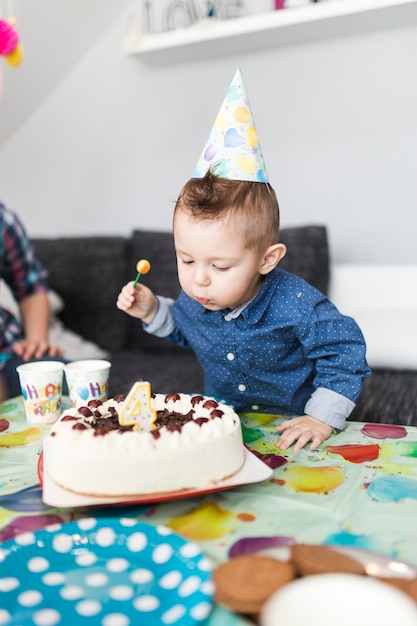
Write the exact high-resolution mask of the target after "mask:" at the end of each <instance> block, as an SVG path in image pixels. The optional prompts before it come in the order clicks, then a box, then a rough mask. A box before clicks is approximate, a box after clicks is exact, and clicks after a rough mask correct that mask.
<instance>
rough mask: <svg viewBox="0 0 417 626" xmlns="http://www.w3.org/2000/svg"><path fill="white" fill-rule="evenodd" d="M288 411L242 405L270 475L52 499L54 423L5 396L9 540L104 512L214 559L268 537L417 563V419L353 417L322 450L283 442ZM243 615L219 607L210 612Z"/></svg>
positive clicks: (235, 620) (2, 429) (218, 616)
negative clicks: (196, 491) (91, 501)
mask: <svg viewBox="0 0 417 626" xmlns="http://www.w3.org/2000/svg"><path fill="white" fill-rule="evenodd" d="M64 406H69V403H68V399H67V398H65V400H64ZM282 419H283V418H282V417H280V416H276V415H261V414H254V413H252V414H241V420H242V428H243V435H244V440H245V443H246V445H247V446H248V448H249V449H250V450H251V451H252V452H254V453H255V454H256V455H257V456H258V457H259V458H261V459H262V460H263V461H264V462H265V463H266V464H267V465H268V466H269V467H270V468H271V469H272V470H273V473H272V475H271V477H270V478H269V479H267V480H265V481H262V482H259V483H254V484H248V485H243V486H239V487H234V488H231V489H229V490H225V491H217V492H213V493H209V494H205V495H201V496H194V497H191V498H185V499H180V500H172V501H165V502H162V503H158V504H148V505H138V504H135V505H129V506H120V505H116V506H111V507H104V508H103V507H100V508H99V509H98V508H95V507H90V508H88V509H86V508H85V507H82V508H51V507H50V506H49V505H46V504H45V503H44V502H43V501H42V488H41V486H40V485H39V480H38V474H37V467H38V460H39V455H40V453H41V450H42V441H43V438H44V436H45V435H46V434H47V432H48V431H49V429H50V426H47V425H45V426H43V425H34V424H28V423H27V421H26V419H25V417H24V409H23V401H22V398H21V397H18V398H13V399H11V400H8V401H6V402H4V403H3V404H1V405H0V542H3V541H6V540H8V539H11V538H13V537H14V536H15V535H17V534H18V533H20V532H23V531H27V530H31V531H33V530H37V529H40V528H43V527H44V526H46V525H48V524H51V523H57V522H66V521H71V520H74V519H77V518H79V517H83V516H87V515H88V516H91V515H93V516H94V515H96V514H98V515H100V516H103V515H106V516H114V517H120V516H129V517H134V518H135V519H138V520H140V521H143V522H147V523H151V524H163V525H166V526H169V527H170V528H172V529H173V530H174V531H175V532H177V533H178V534H180V535H182V536H183V537H185V538H187V539H190V540H193V541H196V542H197V543H198V544H199V545H200V547H201V548H202V550H203V551H204V552H205V553H206V554H207V555H208V556H209V557H210V558H211V559H212V560H213V561H214V563H221V562H223V561H225V560H227V558H228V557H229V556H230V555H237V554H240V553H242V552H245V551H253V550H254V549H255V548H256V547H257V546H258V542H259V538H263V537H268V538H273V539H274V543H275V544H276V545H277V546H285V545H289V544H291V542H306V543H319V544H327V545H339V546H344V547H350V548H359V549H362V550H368V551H372V552H377V553H380V554H383V555H386V556H389V557H393V558H395V559H400V560H404V561H407V562H408V563H411V564H413V565H415V566H417V541H416V539H417V533H416V527H415V520H416V519H417V428H416V427H404V426H393V425H383V424H366V423H359V422H351V423H349V424H348V426H347V427H346V429H345V430H344V431H343V432H341V433H339V434H334V435H332V436H331V437H330V439H328V440H327V441H326V442H324V443H323V444H322V445H321V446H320V448H319V449H318V450H317V451H312V450H310V449H309V448H304V449H303V450H300V451H299V452H293V451H292V450H287V451H282V450H280V449H278V448H277V447H276V445H275V442H276V440H277V433H276V431H275V426H276V425H277V424H278V423H279V422H280V421H281V420H282ZM243 624H247V622H246V621H245V620H243V619H242V618H241V617H238V616H236V615H234V614H233V613H230V612H228V611H225V610H223V609H221V608H220V607H218V606H215V608H214V610H213V612H212V613H211V616H210V618H209V619H208V621H207V626H214V625H215V626H237V625H243Z"/></svg>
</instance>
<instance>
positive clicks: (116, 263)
mask: <svg viewBox="0 0 417 626" xmlns="http://www.w3.org/2000/svg"><path fill="white" fill-rule="evenodd" d="M33 245H34V248H35V251H36V255H37V256H38V258H39V259H40V261H41V262H42V263H43V265H44V266H45V268H46V269H47V271H48V282H49V285H50V287H51V288H52V289H54V290H55V291H56V292H57V293H59V295H60V296H61V298H62V299H63V301H64V303H65V306H64V309H63V311H62V312H61V313H60V314H59V317H60V319H61V320H62V322H63V324H65V326H66V327H68V328H69V329H71V330H72V331H74V332H76V333H77V334H79V335H81V336H83V337H85V338H86V339H88V340H89V341H93V342H94V343H96V344H98V345H99V346H101V347H102V348H104V349H106V350H118V349H121V348H123V347H125V345H126V343H127V332H128V328H129V327H128V320H127V317H128V316H127V315H125V314H124V313H122V312H121V311H119V310H118V309H117V308H116V299H117V295H118V293H119V291H120V288H121V287H122V285H123V284H124V283H126V282H127V280H128V278H129V277H128V276H127V268H126V262H127V250H128V240H127V239H125V238H124V237H71V238H70V237H68V238H58V239H33Z"/></svg>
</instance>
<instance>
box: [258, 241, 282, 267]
mask: <svg viewBox="0 0 417 626" xmlns="http://www.w3.org/2000/svg"><path fill="white" fill-rule="evenodd" d="M286 254H287V246H286V245H285V244H283V243H275V244H274V245H273V246H269V248H267V249H266V251H265V253H264V255H263V257H262V259H261V263H260V266H259V273H260V274H269V272H271V271H272V270H273V269H274V268H275V267H276V266H277V265H278V263H279V262H280V261H281V259H283V258H284V256H285V255H286Z"/></svg>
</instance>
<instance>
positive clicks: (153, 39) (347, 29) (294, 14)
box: [122, 0, 417, 64]
mask: <svg viewBox="0 0 417 626" xmlns="http://www.w3.org/2000/svg"><path fill="white" fill-rule="evenodd" d="M413 23H417V0H328V1H327V2H318V3H311V4H308V5H302V6H298V7H293V8H288V9H283V10H281V11H270V12H269V13H260V14H255V15H248V16H245V17H240V18H237V19H230V20H216V19H210V18H209V19H206V20H203V21H201V22H198V23H197V24H194V25H193V26H190V27H188V28H184V29H180V30H175V31H169V32H164V33H159V34H152V35H144V36H140V35H139V34H138V35H130V36H128V37H127V38H126V40H125V41H124V42H123V43H122V52H123V53H124V54H128V55H140V57H141V58H142V59H143V60H145V61H147V62H148V63H154V64H161V63H177V62H179V61H186V60H195V59H201V58H207V57H213V56H223V55H225V54H230V53H236V52H238V53H239V52H251V51H254V50H260V49H264V48H270V47H277V46H284V45H289V44H292V43H297V42H300V43H302V42H306V41H311V40H314V39H323V38H327V37H339V36H343V35H348V34H355V33H361V32H366V31H369V30H376V29H384V28H396V27H399V26H405V25H408V24H413Z"/></svg>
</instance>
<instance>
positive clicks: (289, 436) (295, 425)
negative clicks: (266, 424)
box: [276, 415, 333, 451]
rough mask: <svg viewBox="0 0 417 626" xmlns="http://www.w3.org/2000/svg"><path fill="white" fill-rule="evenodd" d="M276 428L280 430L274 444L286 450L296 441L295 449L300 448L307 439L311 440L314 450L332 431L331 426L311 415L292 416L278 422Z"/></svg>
mask: <svg viewBox="0 0 417 626" xmlns="http://www.w3.org/2000/svg"><path fill="white" fill-rule="evenodd" d="M276 430H277V431H278V432H282V435H281V437H280V438H279V439H278V441H277V444H276V445H277V446H278V448H281V449H282V450H286V449H287V448H289V447H290V445H291V444H292V443H294V441H296V442H297V443H296V444H295V446H294V450H295V451H297V450H301V448H303V447H304V446H305V445H306V443H308V442H309V441H311V446H310V448H311V449H312V450H314V449H316V448H318V446H319V445H320V444H321V442H322V441H324V440H325V439H327V438H328V437H330V435H331V434H332V432H333V428H332V427H331V426H329V425H328V424H325V423H324V422H321V421H320V420H318V419H317V418H315V417H312V416H311V415H303V416H301V417H293V418H292V419H289V420H286V421H285V422H282V423H281V424H279V426H277V427H276Z"/></svg>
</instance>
